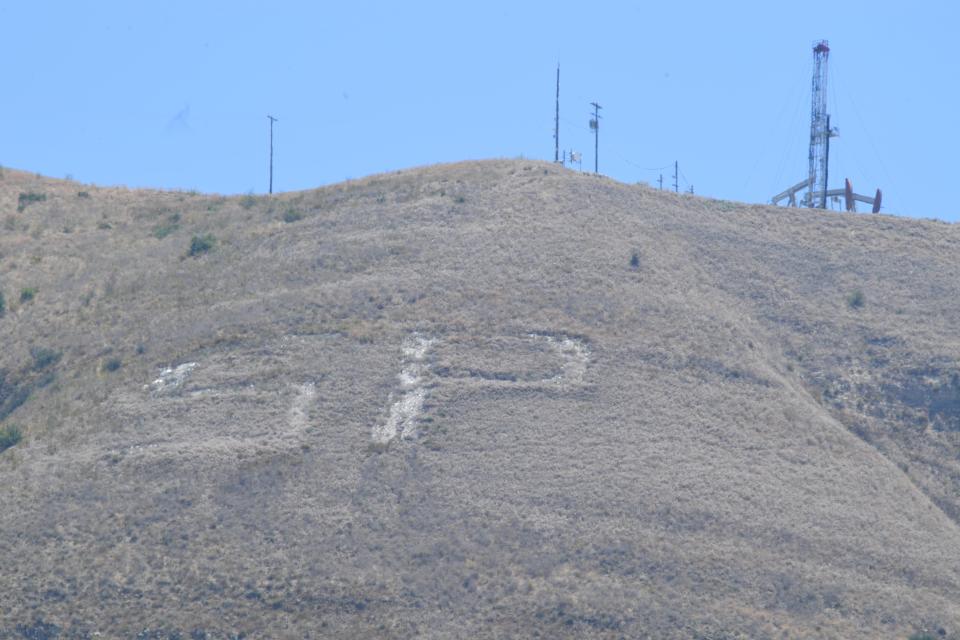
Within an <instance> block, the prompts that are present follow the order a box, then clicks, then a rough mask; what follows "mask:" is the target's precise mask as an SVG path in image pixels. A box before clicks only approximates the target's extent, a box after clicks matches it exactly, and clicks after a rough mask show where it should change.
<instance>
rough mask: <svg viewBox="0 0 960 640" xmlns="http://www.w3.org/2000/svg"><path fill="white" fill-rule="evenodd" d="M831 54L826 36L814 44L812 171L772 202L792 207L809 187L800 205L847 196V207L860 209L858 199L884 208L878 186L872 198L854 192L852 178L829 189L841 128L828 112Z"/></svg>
mask: <svg viewBox="0 0 960 640" xmlns="http://www.w3.org/2000/svg"><path fill="white" fill-rule="evenodd" d="M829 58H830V45H829V43H828V42H827V41H826V40H820V41H818V42H815V43H814V45H813V83H812V86H811V91H810V94H811V100H810V155H809V160H810V172H809V174H808V175H807V177H806V179H805V180H802V181H800V182H798V183H797V184H795V185H793V186H792V187H789V188H787V189H785V190H784V191H781V192H780V193H778V194H777V195H775V196H773V199H772V200H771V202H772V203H773V204H780V203H781V202H783V201H784V200H786V201H787V204H788V205H789V206H791V207H795V206H797V194H798V193H800V192H801V191H804V190H806V192H805V194H804V196H803V199H802V200H800V205H801V206H804V207H814V208H817V209H826V208H827V198H838V199H839V198H840V197H843V198H844V200H845V201H846V208H847V211H856V210H857V202H865V203H867V204H869V205H872V206H873V212H874V213H877V212H879V211H880V203H881V198H882V196H883V194H882V193H881V192H880V189H877V194H876V195H875V196H874V197H872V198H870V197H868V196H862V195H860V194H858V193H854V192H853V186H852V185H851V184H850V180H849V179H848V180H847V181H846V184H845V185H844V188H843V189H829V188H828V187H827V184H828V180H829V177H830V175H829V173H830V138H832V137H834V136H836V135H837V130H836V129H833V128H831V127H830V114H828V113H827V61H828V59H829Z"/></svg>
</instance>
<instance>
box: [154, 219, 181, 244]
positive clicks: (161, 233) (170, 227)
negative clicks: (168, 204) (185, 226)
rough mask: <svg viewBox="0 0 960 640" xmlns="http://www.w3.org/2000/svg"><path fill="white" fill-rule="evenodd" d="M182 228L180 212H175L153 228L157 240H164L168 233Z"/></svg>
mask: <svg viewBox="0 0 960 640" xmlns="http://www.w3.org/2000/svg"><path fill="white" fill-rule="evenodd" d="M179 228H180V214H179V213H175V214H173V215H172V216H170V217H168V218H167V221H166V222H164V223H162V224H158V225H157V226H155V227H154V228H153V237H154V238H156V239H157V240H163V239H164V238H166V237H167V236H168V235H170V234H171V233H173V232H174V231H176V230H177V229H179Z"/></svg>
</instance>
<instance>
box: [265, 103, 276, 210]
mask: <svg viewBox="0 0 960 640" xmlns="http://www.w3.org/2000/svg"><path fill="white" fill-rule="evenodd" d="M267 118H269V119H270V193H273V123H274V122H277V118H274V117H273V116H269V115H268V116H267Z"/></svg>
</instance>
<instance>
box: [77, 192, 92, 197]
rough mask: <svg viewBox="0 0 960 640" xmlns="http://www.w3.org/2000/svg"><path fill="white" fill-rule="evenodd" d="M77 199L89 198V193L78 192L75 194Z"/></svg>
mask: <svg viewBox="0 0 960 640" xmlns="http://www.w3.org/2000/svg"><path fill="white" fill-rule="evenodd" d="M77 197H78V198H89V197H90V192H89V191H79V192H77Z"/></svg>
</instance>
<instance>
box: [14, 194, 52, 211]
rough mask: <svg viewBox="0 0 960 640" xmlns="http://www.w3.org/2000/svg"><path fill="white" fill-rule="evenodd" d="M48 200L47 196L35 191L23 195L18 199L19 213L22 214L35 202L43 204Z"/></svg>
mask: <svg viewBox="0 0 960 640" xmlns="http://www.w3.org/2000/svg"><path fill="white" fill-rule="evenodd" d="M46 199H47V194H45V193H34V192H33V191H28V192H26V193H21V194H20V196H19V197H18V198H17V211H18V212H21V211H23V210H24V209H26V208H27V207H28V206H29V205H31V204H33V203H34V202H43V201H44V200H46Z"/></svg>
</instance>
